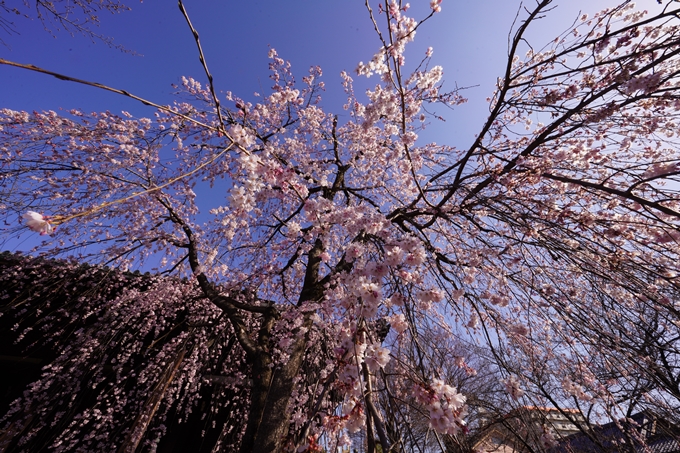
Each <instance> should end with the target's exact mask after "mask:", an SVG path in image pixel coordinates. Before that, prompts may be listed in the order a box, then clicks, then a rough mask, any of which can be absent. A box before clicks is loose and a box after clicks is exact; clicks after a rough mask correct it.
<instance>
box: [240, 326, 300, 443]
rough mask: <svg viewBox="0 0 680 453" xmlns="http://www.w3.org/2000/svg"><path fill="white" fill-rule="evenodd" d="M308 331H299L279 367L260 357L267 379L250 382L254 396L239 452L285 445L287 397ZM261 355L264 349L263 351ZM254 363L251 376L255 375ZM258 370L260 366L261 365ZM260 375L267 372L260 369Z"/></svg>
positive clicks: (295, 374) (288, 418) (288, 400)
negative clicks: (300, 332)
mask: <svg viewBox="0 0 680 453" xmlns="http://www.w3.org/2000/svg"><path fill="white" fill-rule="evenodd" d="M309 324H311V322H310V321H309V320H306V322H305V323H304V326H305V327H307V328H309ZM306 343H307V335H302V336H301V337H299V338H298V339H297V341H296V342H295V344H294V346H293V349H292V351H291V353H290V358H289V360H288V361H287V362H286V363H285V364H282V365H281V366H280V367H276V368H273V369H272V368H270V367H269V364H270V363H271V359H270V358H269V356H268V355H267V356H266V357H267V358H266V359H265V360H262V359H260V360H261V362H262V363H263V364H265V365H264V366H265V367H266V369H267V371H269V379H267V381H266V382H265V381H264V380H263V379H258V380H257V381H255V382H254V385H253V393H252V398H253V400H255V399H257V401H258V402H257V404H254V403H253V402H251V408H250V413H249V414H248V424H247V427H246V435H244V437H243V442H242V443H241V449H240V451H241V453H251V452H252V453H279V452H281V451H282V449H283V446H284V440H285V439H286V437H287V436H288V428H289V425H290V408H289V403H290V397H291V395H292V393H293V389H294V387H295V383H294V379H295V377H296V376H297V375H298V374H299V372H300V367H301V365H302V360H303V359H304V355H305V346H306ZM262 354H263V355H264V354H266V353H262ZM255 368H256V367H253V377H254V378H255V377H258V375H257V374H256V373H255ZM260 371H262V369H261V368H260ZM261 376H263V377H264V376H266V373H264V372H263V373H262V374H261Z"/></svg>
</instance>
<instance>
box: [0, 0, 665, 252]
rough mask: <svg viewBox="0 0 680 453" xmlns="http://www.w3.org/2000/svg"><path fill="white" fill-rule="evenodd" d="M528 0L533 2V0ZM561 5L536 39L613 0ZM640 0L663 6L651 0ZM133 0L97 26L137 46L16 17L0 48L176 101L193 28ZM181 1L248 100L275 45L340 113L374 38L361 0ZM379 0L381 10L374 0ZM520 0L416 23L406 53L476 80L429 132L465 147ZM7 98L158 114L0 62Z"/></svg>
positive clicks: (421, 6) (450, 10) (217, 73)
mask: <svg viewBox="0 0 680 453" xmlns="http://www.w3.org/2000/svg"><path fill="white" fill-rule="evenodd" d="M17 1H19V0H17ZM525 3H526V4H527V5H529V6H531V5H533V4H534V3H535V2H534V0H527V1H526V2H525ZM555 3H556V5H557V9H556V10H555V11H554V13H553V14H552V15H551V16H550V17H548V18H546V19H543V20H542V21H540V22H537V23H536V27H535V28H534V30H533V32H532V33H531V34H530V35H531V36H532V37H533V38H534V39H535V42H536V43H538V44H540V45H539V46H538V47H539V48H540V47H541V46H542V45H543V44H544V43H545V42H547V41H549V40H551V39H552V38H554V37H555V36H556V35H557V34H558V33H559V32H560V31H563V30H564V29H565V28H567V27H568V26H569V25H570V24H571V23H572V21H573V20H574V19H575V18H577V17H578V16H579V14H580V11H582V12H588V13H591V14H592V13H593V12H595V11H596V10H598V9H601V8H602V7H604V6H611V5H613V4H615V3H616V0H588V1H585V0H561V1H560V0H556V2H555ZM640 3H641V4H642V5H643V6H645V7H647V8H650V9H652V8H658V5H657V4H656V0H642V1H641V2H640ZM411 5H412V8H411V10H409V14H411V15H412V16H413V17H415V18H416V19H420V18H423V17H425V16H426V15H427V14H428V12H429V1H428V0H412V1H411ZM128 6H130V7H131V8H132V10H131V11H129V12H126V13H123V14H117V15H110V14H103V15H102V16H101V27H100V29H99V30H98V31H100V32H101V33H102V34H104V35H107V36H111V37H114V38H115V42H116V43H118V44H121V45H123V46H125V47H126V48H127V49H130V50H131V51H134V52H135V53H136V55H135V54H133V53H124V52H121V51H119V50H117V49H113V48H109V47H107V46H106V45H105V44H103V43H102V42H98V41H92V40H90V39H89V38H87V37H84V36H80V35H76V36H70V35H69V34H68V33H65V32H63V31H62V32H58V31H57V32H55V34H54V36H52V35H51V34H50V33H48V32H45V31H44V29H43V26H42V24H41V23H40V21H38V20H32V21H31V20H28V19H22V18H20V17H17V18H16V19H15V24H16V28H17V30H18V31H19V34H18V35H7V34H4V35H2V36H1V38H2V39H3V40H4V41H5V43H6V44H7V46H6V47H3V46H0V58H5V59H8V60H13V61H17V62H20V63H26V64H33V65H36V66H40V67H43V68H45V69H49V70H51V71H55V72H59V73H63V74H66V75H70V76H72V77H77V78H81V79H86V80H90V81H95V82H99V83H103V84H106V85H110V86H113V87H116V88H120V89H125V90H128V91H129V92H131V93H134V94H136V95H138V96H141V97H144V98H146V99H149V100H151V101H154V102H156V103H159V104H166V103H171V102H172V101H173V92H174V91H175V90H174V88H173V87H172V84H173V83H177V82H178V81H179V80H180V78H181V76H190V77H194V78H196V79H198V80H200V81H205V76H204V73H203V69H202V67H201V65H200V63H199V60H198V54H197V51H196V46H195V43H194V41H193V38H192V36H191V32H190V30H189V28H188V27H187V25H186V22H185V21H184V18H183V16H182V14H181V13H180V11H179V9H178V8H177V5H176V3H175V2H174V1H163V2H161V1H159V0H147V1H146V2H143V3H142V2H139V0H130V2H129V3H128ZM185 6H186V8H187V10H188V12H189V14H190V16H191V19H192V21H193V23H194V26H195V27H196V28H197V30H198V31H199V33H200V36H201V41H202V44H203V47H204V51H205V54H206V58H207V61H208V65H209V67H210V69H211V72H212V73H213V76H214V78H215V83H216V89H217V91H218V92H224V91H232V92H233V93H234V94H235V95H237V96H239V97H242V98H244V99H246V100H253V98H252V93H253V92H255V91H257V92H262V93H267V92H268V88H269V86H270V85H271V81H270V80H269V79H268V59H267V53H268V49H269V47H270V46H271V47H274V48H276V50H277V51H278V53H279V55H280V56H281V57H282V58H284V59H288V60H290V61H291V63H292V65H293V70H294V72H295V73H297V74H299V78H301V77H302V76H303V75H306V73H307V69H308V68H309V66H310V65H319V66H321V67H322V69H323V71H324V78H323V80H324V81H325V83H326V93H325V94H324V100H323V102H322V105H323V107H324V108H326V110H327V111H330V112H334V113H339V114H340V115H342V114H343V113H344V112H343V111H342V109H341V106H342V104H343V103H344V101H345V97H344V93H343V91H342V87H341V85H340V77H339V74H340V72H341V71H342V70H347V71H350V72H351V71H353V70H354V69H355V68H356V66H357V63H358V62H359V61H361V60H363V61H368V60H370V59H371V57H372V56H373V54H374V53H375V52H376V51H377V49H378V47H379V41H378V39H377V37H376V35H375V33H374V31H373V25H372V23H371V21H370V20H369V17H368V14H367V12H366V8H365V6H364V1H363V0H341V1H330V0H286V1H283V2H282V1H271V0H250V1H247V2H237V1H233V0H232V1H214V0H213V1H208V0H185ZM373 6H374V8H376V9H377V3H375V2H374V5H373ZM519 7H520V1H518V0H471V1H470V0H468V1H453V0H444V1H443V3H442V13H440V14H437V15H435V17H434V18H433V19H431V20H430V21H429V22H428V23H427V24H425V25H424V26H423V27H421V28H419V29H418V32H417V36H416V40H415V42H413V43H411V44H410V45H409V48H408V49H409V50H408V51H407V52H408V53H407V59H408V58H409V57H410V61H411V62H417V61H420V59H421V58H422V56H423V55H424V53H425V50H426V49H427V48H428V46H432V47H434V58H433V61H432V64H438V65H441V66H443V67H444V72H445V84H446V86H447V87H448V88H450V89H453V88H454V87H455V86H459V87H470V88H469V89H468V90H466V91H465V95H466V97H468V98H469V100H470V102H469V103H468V104H466V105H463V106H460V107H458V108H457V109H456V110H455V111H453V112H445V111H440V112H438V113H440V114H445V117H446V120H447V121H446V122H445V123H442V124H437V125H433V127H431V129H430V133H429V136H426V137H424V139H425V140H428V141H436V142H438V143H445V144H450V145H456V146H461V147H466V146H467V145H469V143H470V142H471V140H472V138H473V137H474V134H475V133H476V132H477V131H478V130H479V128H480V127H481V124H482V122H483V121H484V119H485V118H486V115H487V113H488V110H487V105H486V102H485V99H486V98H487V96H489V95H490V94H491V92H492V91H493V87H494V83H495V81H496V78H497V77H498V75H499V74H501V73H502V71H503V68H504V65H505V61H506V58H507V57H506V55H507V43H508V31H509V29H510V27H511V25H512V22H513V20H514V18H515V15H516V13H517V11H518V8H519ZM380 18H382V16H380V17H379V19H380ZM0 33H4V32H3V31H2V30H0ZM357 79H358V76H357V77H355V80H357ZM357 82H358V83H359V86H358V87H357V88H358V89H357V92H360V91H361V87H362V86H363V87H364V88H365V87H368V86H371V85H372V84H375V83H377V80H375V79H370V80H365V79H364V80H363V81H361V82H359V81H358V80H357ZM361 84H363V85H361ZM0 108H11V109H14V110H28V111H33V110H56V111H59V109H60V108H61V109H65V110H68V109H72V108H78V109H81V110H84V111H87V112H90V111H104V110H109V111H112V112H114V113H120V111H122V110H125V111H128V112H130V113H132V114H133V115H135V116H138V117H141V116H151V115H153V113H154V109H153V108H150V107H146V106H144V105H142V104H140V103H139V102H137V101H134V100H131V99H128V98H125V97H122V96H120V95H116V94H113V93H108V92H104V91H101V90H97V89H95V88H92V87H88V86H82V85H77V84H74V83H71V82H65V81H61V80H58V79H56V78H53V77H50V76H46V75H43V74H38V73H33V72H30V71H26V70H22V69H18V68H14V67H8V66H3V65H0ZM0 234H1V233H0ZM2 239H5V240H6V239H8V238H2ZM2 239H0V245H2V246H3V247H2V248H7V247H9V248H11V249H14V248H15V247H17V245H16V243H15V242H14V241H7V242H6V241H4V240H2ZM28 242H32V240H30V241H28ZM23 244H24V245H23V246H21V245H20V246H18V247H19V248H25V245H26V244H27V242H23Z"/></svg>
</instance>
